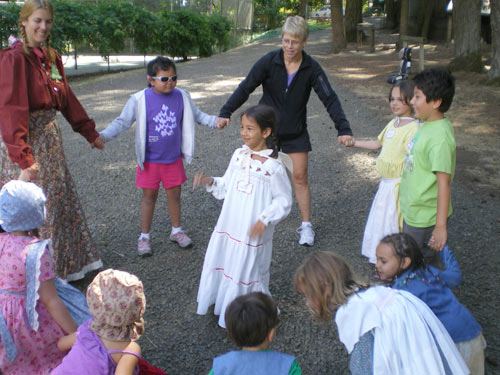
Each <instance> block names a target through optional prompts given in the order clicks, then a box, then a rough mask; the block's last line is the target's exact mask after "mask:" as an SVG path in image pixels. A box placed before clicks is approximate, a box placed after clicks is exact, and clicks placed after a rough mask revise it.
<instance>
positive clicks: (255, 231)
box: [249, 220, 266, 238]
mask: <svg viewBox="0 0 500 375" xmlns="http://www.w3.org/2000/svg"><path fill="white" fill-rule="evenodd" d="M265 230H266V225H265V224H264V223H263V222H262V221H260V220H257V222H256V223H255V224H254V225H253V226H252V229H250V233H249V236H250V238H255V237H260V236H262V233H264V231H265Z"/></svg>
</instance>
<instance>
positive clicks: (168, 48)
mask: <svg viewBox="0 0 500 375" xmlns="http://www.w3.org/2000/svg"><path fill="white" fill-rule="evenodd" d="M161 18H162V26H163V32H162V33H160V35H161V41H160V45H161V47H162V48H161V49H162V51H165V52H167V53H168V54H169V55H170V56H172V57H175V56H180V57H182V58H183V59H184V60H187V58H188V56H189V55H190V54H193V53H195V51H196V50H197V47H198V43H197V38H196V34H197V33H196V29H197V27H198V22H199V18H198V15H197V14H195V13H193V12H190V11H187V10H179V11H174V12H170V11H168V10H164V11H163V12H162V13H161Z"/></svg>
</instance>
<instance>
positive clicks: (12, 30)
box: [0, 2, 21, 47]
mask: <svg viewBox="0 0 500 375" xmlns="http://www.w3.org/2000/svg"><path fill="white" fill-rule="evenodd" d="M20 10H21V7H20V6H19V5H17V4H16V3H15V2H9V3H2V4H1V5H0V47H7V39H8V38H9V35H10V34H14V35H15V34H17V21H18V19H19V11H20Z"/></svg>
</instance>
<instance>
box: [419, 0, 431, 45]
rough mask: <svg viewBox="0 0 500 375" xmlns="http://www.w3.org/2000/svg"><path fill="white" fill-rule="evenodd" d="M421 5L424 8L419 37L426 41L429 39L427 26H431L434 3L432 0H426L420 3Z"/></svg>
mask: <svg viewBox="0 0 500 375" xmlns="http://www.w3.org/2000/svg"><path fill="white" fill-rule="evenodd" d="M421 4H422V5H423V6H424V7H425V8H424V9H425V10H424V14H423V19H422V28H421V29H420V36H421V37H423V38H424V39H427V38H428V37H429V26H430V24H431V18H432V12H433V11H434V5H435V2H434V0H426V1H423V2H421Z"/></svg>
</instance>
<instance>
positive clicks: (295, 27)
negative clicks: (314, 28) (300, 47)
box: [281, 16, 309, 42]
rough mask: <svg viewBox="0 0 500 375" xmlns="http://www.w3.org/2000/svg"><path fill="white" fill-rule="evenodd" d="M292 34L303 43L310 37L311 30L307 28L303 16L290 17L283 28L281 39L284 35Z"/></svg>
mask: <svg viewBox="0 0 500 375" xmlns="http://www.w3.org/2000/svg"><path fill="white" fill-rule="evenodd" d="M285 33H286V34H290V35H293V36H296V37H298V38H299V39H300V40H301V41H302V42H305V41H306V40H307V37H308V36H309V28H308V27H307V22H306V20H305V19H304V18H302V17H301V16H290V17H288V18H287V19H286V21H285V24H284V25H283V27H282V28H281V37H282V38H283V35H285Z"/></svg>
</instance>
